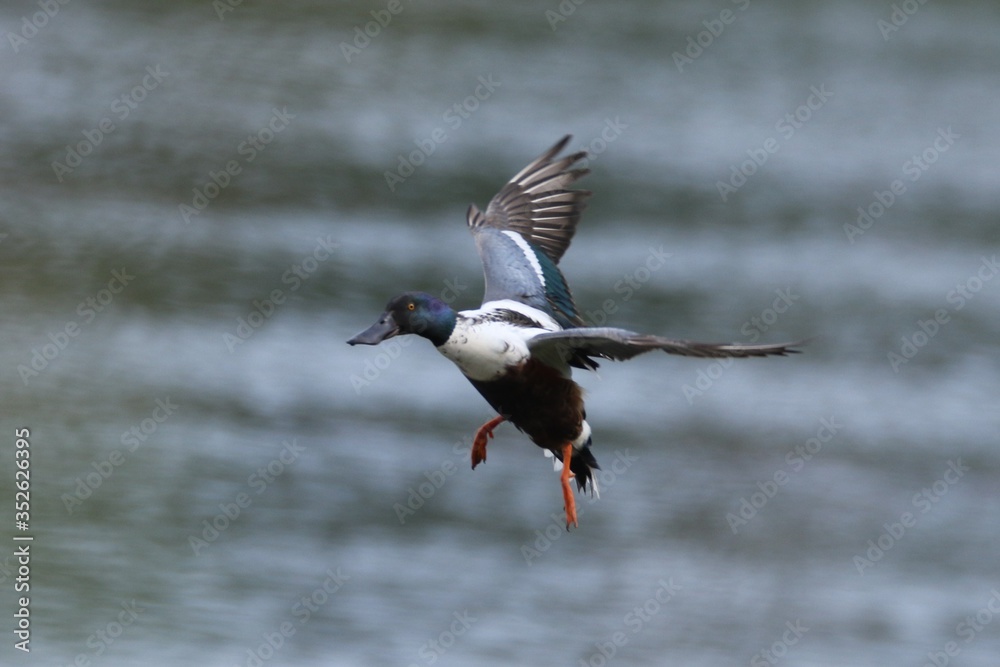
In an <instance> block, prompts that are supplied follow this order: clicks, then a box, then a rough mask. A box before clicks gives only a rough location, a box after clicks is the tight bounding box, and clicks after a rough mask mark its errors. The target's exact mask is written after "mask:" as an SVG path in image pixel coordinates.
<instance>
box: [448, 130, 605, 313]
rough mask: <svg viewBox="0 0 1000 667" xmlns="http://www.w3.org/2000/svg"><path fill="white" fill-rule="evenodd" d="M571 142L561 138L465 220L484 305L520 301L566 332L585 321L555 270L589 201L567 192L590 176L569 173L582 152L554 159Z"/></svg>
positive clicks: (579, 193) (577, 171)
mask: <svg viewBox="0 0 1000 667" xmlns="http://www.w3.org/2000/svg"><path fill="white" fill-rule="evenodd" d="M569 140H570V136H569V135H567V136H565V137H563V138H562V139H561V140H560V141H558V142H557V143H556V144H555V145H554V146H552V147H551V148H550V149H549V150H547V151H546V152H544V153H543V154H541V155H540V156H538V157H537V158H535V159H534V160H533V161H532V162H531V163H530V164H528V165H527V166H526V167H525V168H524V169H522V170H521V171H519V172H518V173H517V174H516V175H515V176H514V177H513V178H512V179H511V180H510V181H509V182H508V183H507V184H506V185H504V187H503V188H501V190H500V192H498V193H497V195H496V196H495V197H493V199H492V200H490V203H489V206H487V207H486V211H485V212H484V211H481V210H480V209H479V208H478V207H476V206H475V205H472V206H470V207H469V212H468V215H467V219H468V223H469V228H470V230H471V231H472V234H473V236H474V237H475V240H476V248H477V250H478V251H479V256H480V259H482V262H483V272H484V274H485V276H486V294H485V296H484V298H483V302H484V303H486V302H489V301H496V300H500V299H513V300H515V301H520V302H521V303H525V304H527V305H530V306H532V307H535V308H540V309H542V310H543V311H545V312H547V313H548V314H550V315H552V316H553V317H554V318H556V320H557V321H558V322H559V323H560V325H562V326H564V327H574V326H581V325H582V324H583V321H582V320H581V319H580V316H579V313H578V311H577V309H576V304H575V303H574V302H573V297H572V294H571V293H570V290H569V286H568V285H567V284H566V279H565V277H564V276H563V275H562V272H561V271H559V268H558V266H557V265H558V263H559V260H560V259H561V258H562V256H563V254H564V253H565V252H566V249H567V248H568V247H569V244H570V241H572V239H573V235H574V234H575V233H576V226H577V223H579V221H580V216H581V213H582V212H583V210H584V208H586V200H587V197H589V196H590V192H588V191H587V190H569V189H567V188H569V186H571V185H572V184H573V183H574V182H575V181H576V180H577V179H579V178H580V177H582V176H584V175H585V174H587V173H588V170H587V169H579V168H573V165H574V164H576V163H577V162H578V161H580V160H581V159H583V158H584V157H586V153H585V152H582V151H581V152H577V153H572V154H569V155H566V156H564V157H561V158H558V157H557V156H558V154H559V153H560V152H561V151H562V150H563V149H564V148H565V147H566V144H568V143H569ZM510 233H514V234H517V235H519V236H520V237H521V239H523V241H524V243H521V242H520V239H512V238H511V237H510V236H509V235H508V234H510Z"/></svg>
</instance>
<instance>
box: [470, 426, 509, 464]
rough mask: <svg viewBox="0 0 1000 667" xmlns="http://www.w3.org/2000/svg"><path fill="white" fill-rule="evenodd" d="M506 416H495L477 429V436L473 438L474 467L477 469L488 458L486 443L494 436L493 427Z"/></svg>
mask: <svg viewBox="0 0 1000 667" xmlns="http://www.w3.org/2000/svg"><path fill="white" fill-rule="evenodd" d="M503 420H504V418H503V417H502V416H498V417H494V418H493V419H491V420H489V421H488V422H486V423H485V424H483V425H482V426H480V427H479V430H478V431H476V437H475V438H473V439H472V469H473V470H475V469H476V466H477V465H479V464H480V463H482V462H483V461H485V460H486V443H487V442H488V441H489V439H490V438H492V437H493V429H495V428H496V427H497V426H498V425H499V424H500V423H501V422H502V421H503Z"/></svg>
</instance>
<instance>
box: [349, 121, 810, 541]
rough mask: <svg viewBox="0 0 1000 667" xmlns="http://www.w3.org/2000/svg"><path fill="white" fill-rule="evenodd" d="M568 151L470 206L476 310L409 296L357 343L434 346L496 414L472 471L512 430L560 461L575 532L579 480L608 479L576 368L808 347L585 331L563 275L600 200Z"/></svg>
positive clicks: (477, 446)
mask: <svg viewBox="0 0 1000 667" xmlns="http://www.w3.org/2000/svg"><path fill="white" fill-rule="evenodd" d="M569 140H570V137H569V136H566V137H563V138H562V139H561V140H560V141H559V142H558V143H556V144H555V145H554V146H552V148H550V149H549V150H547V151H545V153H543V154H542V155H540V156H539V157H538V158H537V159H535V160H534V161H532V162H531V164H529V165H528V166H526V167H525V168H524V169H522V170H521V171H520V172H518V173H517V175H516V176H514V177H513V178H512V179H511V180H510V182H508V183H507V184H506V185H505V186H504V187H503V188H502V189H501V190H500V192H499V193H498V194H497V195H496V196H495V197H493V199H492V200H491V201H490V203H489V206H487V207H486V211H485V212H484V211H480V210H479V209H478V208H477V207H476V206H475V205H472V206H470V207H469V211H468V215H467V220H468V225H469V230H470V231H471V232H472V236H473V239H474V240H475V243H476V249H477V250H478V251H479V257H480V259H481V260H482V262H483V272H484V274H485V278H486V293H485V295H484V296H483V303H482V305H481V306H480V307H479V308H478V309H476V310H463V311H459V312H456V311H455V310H453V309H452V308H451V307H450V306H449V305H448V304H446V303H444V302H443V301H442V300H441V299H438V298H436V297H434V296H431V295H430V294H426V293H424V292H404V293H402V294H400V295H398V296H396V297H394V298H393V299H392V300H390V301H389V304H388V305H387V306H386V308H385V312H384V313H383V314H382V315H381V317H379V319H378V321H376V322H375V324H373V325H372V326H370V327H369V328H368V329H365V330H364V331H362V332H361V333H359V334H358V335H356V336H354V337H353V338H351V339H350V340H349V341H347V342H348V343H349V344H350V345H377V344H379V343H381V342H382V341H384V340H386V339H388V338H392V337H393V336H398V335H401V334H417V335H418V336H421V337H423V338H426V339H428V340H429V341H431V343H433V344H434V346H435V347H436V348H437V349H438V351H439V352H440V353H441V354H443V355H444V356H445V357H447V358H448V359H450V360H451V361H452V362H454V363H455V365H456V366H458V368H459V370H461V371H462V374H463V375H465V377H466V378H468V379H469V381H470V382H471V383H472V386H474V387H475V388H476V389H477V390H478V391H479V393H480V394H482V396H483V398H485V399H486V401H487V402H488V403H489V404H490V406H491V407H492V408H493V409H494V410H495V411H496V412H497V416H496V417H494V418H493V419H491V420H490V421H488V422H486V423H485V424H483V425H482V426H481V427H479V429H478V431H476V435H475V438H474V439H473V444H472V467H473V468H475V467H476V466H477V465H479V464H480V463H482V462H483V461H485V460H486V444H487V441H488V439H489V438H492V437H493V429H495V428H496V427H497V426H498V425H499V424H501V423H502V422H504V421H509V422H510V423H512V424H513V425H514V426H516V427H517V428H518V429H519V430H520V431H522V432H524V433H525V434H527V436H528V437H529V438H530V439H531V441H532V442H534V443H535V444H536V445H538V446H539V447H541V448H543V449H545V450H547V451H548V452H551V454H552V456H554V457H555V459H557V460H558V461H561V462H562V475H561V478H560V481H561V484H562V493H563V501H564V507H565V511H566V527H567V529H568V528H569V527H570V525H574V526H576V525H578V522H577V517H576V503H575V501H574V498H573V491H572V488H571V487H570V476H571V475H572V476H573V477H574V478H575V480H576V486H577V489H578V490H579V491H584V492H585V491H587V490H588V488H589V489H590V491H591V493H594V492H596V491H597V480H596V478H595V476H594V470H595V469H599V466H598V465H597V460H596V459H595V458H594V455H593V453H592V452H591V442H592V440H591V430H590V425H589V424H588V423H587V420H586V416H587V413H586V410H585V409H584V403H583V392H582V390H581V389H580V386H579V385H577V384H576V383H575V382H574V381H573V379H572V377H571V374H572V369H573V368H579V369H586V370H596V369H597V361H596V360H597V359H610V360H614V361H624V360H626V359H631V358H632V357H634V356H636V355H639V354H642V353H644V352H650V351H652V350H663V351H664V352H667V353H669V354H679V355H684V356H688V357H705V358H722V357H738V358H742V357H766V356H771V355H777V356H784V355H787V354H789V353H794V352H797V351H798V350H796V349H794V347H795V346H797V345H799V343H779V344H773V345H738V344H733V343H696V342H692V341H687V340H675V339H671V338H662V337H660V336H652V335H647V334H640V333H635V332H633V331H628V330H626V329H618V328H613V327H588V326H586V324H585V323H584V321H583V319H582V318H581V317H580V313H579V310H577V307H576V304H575V303H574V302H573V296H572V294H571V293H570V290H569V286H568V285H567V284H566V279H565V278H564V277H563V275H562V272H561V271H560V270H559V267H558V264H559V260H560V259H561V258H562V256H563V254H564V253H565V252H566V249H567V248H568V247H569V244H570V241H571V240H572V239H573V235H574V234H575V233H576V226H577V223H579V221H580V214H581V213H582V212H583V210H584V208H585V207H586V200H587V198H588V197H589V196H590V194H591V193H590V192H588V191H586V190H574V189H570V186H571V185H572V184H573V183H574V182H575V181H576V180H577V179H579V178H580V177H582V176H584V175H585V174H587V173H588V172H589V170H587V169H579V168H574V165H575V164H576V163H577V162H578V161H580V160H581V159H583V158H584V157H586V153H585V152H583V151H581V152H578V153H572V154H570V155H566V156H564V157H561V158H560V157H557V156H558V155H559V153H561V152H562V150H563V149H564V148H565V147H566V144H568V143H569ZM557 465H558V464H557Z"/></svg>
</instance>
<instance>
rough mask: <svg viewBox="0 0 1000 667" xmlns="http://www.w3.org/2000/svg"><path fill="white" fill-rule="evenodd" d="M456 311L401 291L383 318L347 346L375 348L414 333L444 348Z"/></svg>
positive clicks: (438, 301)
mask: <svg viewBox="0 0 1000 667" xmlns="http://www.w3.org/2000/svg"><path fill="white" fill-rule="evenodd" d="M455 319H456V318H455V311H454V310H452V309H451V307H450V306H449V305H448V304H446V303H445V302H444V301H442V300H441V299H438V298H437V297H434V296H431V295H430V294H427V293H425V292H404V293H403V294H400V295H399V296H397V297H393V299H392V300H391V301H389V303H388V305H387V306H386V307H385V312H384V313H382V317H380V318H379V319H378V321H376V322H375V324H373V325H371V326H370V327H368V328H367V329H365V330H364V331H362V332H361V333H359V334H358V335H357V336H355V337H354V338H352V339H350V340H349V341H347V343H348V345H378V344H379V343H381V342H382V341H384V340H386V339H388V338H392V337H393V336H398V335H400V334H417V335H418V336H423V337H424V338H426V339H428V340H429V341H431V342H432V343H434V345H443V344H444V342H445V341H446V340H448V337H449V336H451V332H452V331H453V330H454V329H455Z"/></svg>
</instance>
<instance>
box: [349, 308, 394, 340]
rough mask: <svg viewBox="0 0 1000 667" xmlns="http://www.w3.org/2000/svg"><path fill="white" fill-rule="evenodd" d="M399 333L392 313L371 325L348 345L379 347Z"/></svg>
mask: <svg viewBox="0 0 1000 667" xmlns="http://www.w3.org/2000/svg"><path fill="white" fill-rule="evenodd" d="M398 333H399V325H398V324H396V320H395V319H394V318H393V316H392V313H386V314H384V315H383V316H382V317H381V318H379V321H378V322H376V323H375V324H373V325H371V326H370V327H368V328H367V329H365V330H364V331H362V332H361V333H359V334H358V335H357V336H355V337H354V338H352V339H350V340H349V341H347V344H348V345H378V344H379V343H381V342H382V341H384V340H386V339H388V338H392V337H393V336H395V335H396V334H398Z"/></svg>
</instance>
